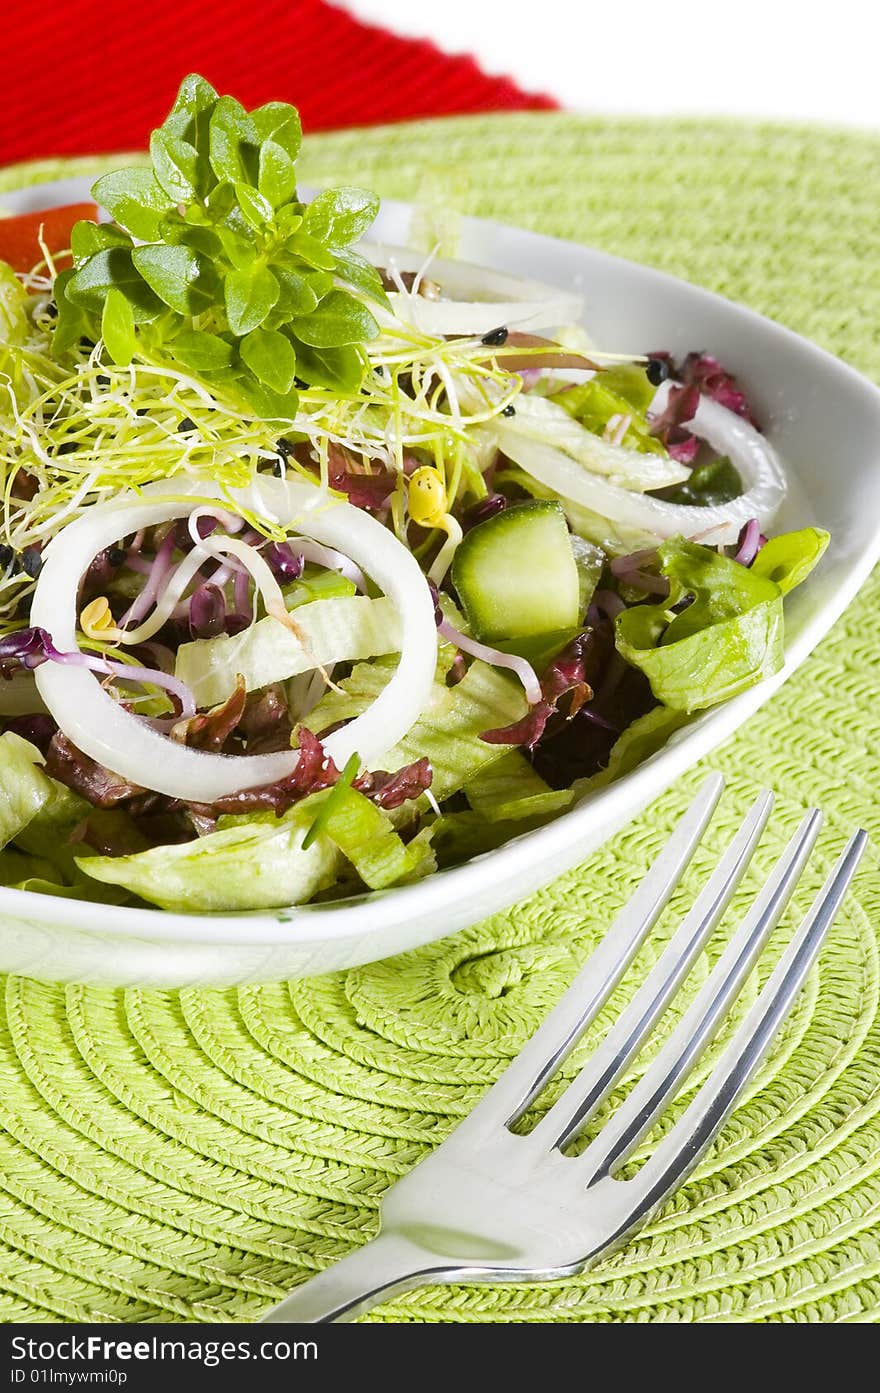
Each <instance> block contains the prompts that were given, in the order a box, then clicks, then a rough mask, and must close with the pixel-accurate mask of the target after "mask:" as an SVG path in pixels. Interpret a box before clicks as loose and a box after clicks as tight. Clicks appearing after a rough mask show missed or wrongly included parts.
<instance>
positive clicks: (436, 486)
mask: <svg viewBox="0 0 880 1393" xmlns="http://www.w3.org/2000/svg"><path fill="white" fill-rule="evenodd" d="M409 515H410V517H411V518H412V520H413V522H417V523H418V524H419V525H420V526H421V527H442V526H443V523H444V519H445V516H446V486H445V484H444V483H443V480H442V479H441V477H440V475H439V474H438V472H437V470H436V469H433V468H432V467H431V466H430V465H427V464H426V465H423V466H422V468H421V469H417V470H416V472H415V474H413V476H412V478H411V479H410V481H409Z"/></svg>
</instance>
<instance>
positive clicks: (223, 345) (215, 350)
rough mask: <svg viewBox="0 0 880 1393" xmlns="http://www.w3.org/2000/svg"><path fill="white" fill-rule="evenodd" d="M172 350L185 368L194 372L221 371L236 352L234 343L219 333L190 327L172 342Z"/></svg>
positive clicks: (226, 366) (230, 361) (227, 365)
mask: <svg viewBox="0 0 880 1393" xmlns="http://www.w3.org/2000/svg"><path fill="white" fill-rule="evenodd" d="M170 347H171V352H172V353H173V354H174V356H175V358H176V359H177V361H178V362H179V363H182V364H183V366H184V367H185V368H192V370H193V372H219V371H220V370H221V369H222V368H228V367H229V366H230V364H231V363H232V361H233V359H234V357H235V353H234V350H233V348H232V345H231V344H229V343H227V342H226V340H225V339H221V338H220V337H219V335H217V334H209V333H207V332H206V331H205V330H204V329H189V330H186V331H184V332H183V333H181V334H178V335H177V338H176V339H173V340H172V342H171V345H170Z"/></svg>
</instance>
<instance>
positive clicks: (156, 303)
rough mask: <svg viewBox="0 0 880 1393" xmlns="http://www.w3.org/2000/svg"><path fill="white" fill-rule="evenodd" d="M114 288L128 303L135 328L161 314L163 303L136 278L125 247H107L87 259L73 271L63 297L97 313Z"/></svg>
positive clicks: (135, 270)
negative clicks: (132, 313) (65, 296)
mask: <svg viewBox="0 0 880 1393" xmlns="http://www.w3.org/2000/svg"><path fill="white" fill-rule="evenodd" d="M114 287H115V288H116V289H117V290H121V291H122V293H123V294H124V295H125V297H126V299H128V300H129V301H130V302H131V306H132V309H133V311H134V318H135V323H136V324H144V323H147V322H149V321H150V320H152V319H156V318H158V316H159V315H160V314H161V313H162V308H163V306H162V301H161V300H160V299H159V297H158V296H157V295H155V294H154V293H153V291H152V290H151V289H150V287H149V286H148V285H147V283H146V281H145V280H144V279H143V277H142V276H141V275H140V274H139V272H138V270H137V268H136V267H135V266H134V264H133V253H132V252H130V251H128V250H127V249H126V248H125V247H110V248H108V249H106V250H105V251H100V252H96V253H95V255H94V256H91V257H89V259H88V261H86V262H84V263H83V265H82V266H80V267H79V268H78V270H76V271H74V273H73V275H72V277H71V278H70V280H69V281H68V282H67V285H66V289H65V294H66V295H67V296H68V297H69V298H70V299H71V300H75V301H76V302H77V303H78V304H81V305H85V306H86V307H87V308H88V309H93V310H99V309H102V308H103V305H104V299H105V297H106V295H107V292H108V290H111V289H112V288H114Z"/></svg>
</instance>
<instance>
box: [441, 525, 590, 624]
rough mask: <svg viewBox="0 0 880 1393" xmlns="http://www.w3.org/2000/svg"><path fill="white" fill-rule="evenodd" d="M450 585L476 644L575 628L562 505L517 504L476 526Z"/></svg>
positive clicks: (575, 594)
mask: <svg viewBox="0 0 880 1393" xmlns="http://www.w3.org/2000/svg"><path fill="white" fill-rule="evenodd" d="M452 582H453V584H454V586H455V588H456V591H457V592H458V597H459V600H460V601H461V606H462V609H463V610H464V614H465V618H466V619H467V621H468V623H469V624H470V627H471V630H472V632H473V634H474V636H475V637H476V638H477V639H479V640H481V641H485V642H487V643H497V642H499V641H502V640H519V639H531V638H537V637H541V636H543V635H550V634H556V633H558V632H559V631H561V630H567V629H576V628H577V625H578V620H579V618H580V613H579V608H580V606H579V595H580V584H579V579H578V568H577V564H576V562H575V558H574V552H573V550H572V545H571V538H570V536H569V532H568V525H567V523H566V521H565V513H564V512H563V510H562V507H561V505H560V504H559V503H556V502H551V501H549V500H548V501H544V500H542V499H541V500H535V501H534V502H529V503H518V504H516V505H515V507H513V508H505V510H504V512H503V513H496V515H495V516H494V517H492V518H487V519H486V521H485V522H481V523H478V524H477V526H476V527H474V528H472V529H471V531H470V532H468V533H466V535H465V537H464V540H463V541H462V542H461V544H460V546H459V547H458V550H457V551H456V553H455V560H454V561H453V563H452Z"/></svg>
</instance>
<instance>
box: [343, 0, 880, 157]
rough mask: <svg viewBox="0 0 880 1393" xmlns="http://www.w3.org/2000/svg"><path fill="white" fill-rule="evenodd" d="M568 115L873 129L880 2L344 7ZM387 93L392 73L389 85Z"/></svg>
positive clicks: (459, 2)
mask: <svg viewBox="0 0 880 1393" xmlns="http://www.w3.org/2000/svg"><path fill="white" fill-rule="evenodd" d="M344 8H346V9H348V10H350V11H351V12H352V13H354V14H356V15H357V16H358V17H359V18H361V19H364V20H367V21H370V22H372V23H376V24H382V25H384V26H386V27H387V28H389V29H392V30H394V31H395V32H396V33H398V34H409V35H413V36H415V37H418V38H430V39H433V40H434V42H435V43H436V44H437V45H438V46H439V47H440V48H442V49H444V50H445V51H446V52H448V53H462V52H466V53H471V54H473V56H474V57H475V58H476V59H477V60H478V62H479V63H480V65H481V67H482V68H483V69H484V71H486V72H490V73H495V74H507V75H509V76H511V77H513V78H514V79H515V80H516V81H517V82H518V83H519V85H520V86H521V87H523V88H525V89H526V90H527V91H532V92H546V93H548V94H549V95H551V96H553V97H555V98H556V99H557V100H558V101H559V102H560V103H561V104H562V105H563V106H565V107H567V108H569V109H570V110H573V111H593V112H616V113H620V112H624V113H625V112H631V113H638V114H648V115H674V114H679V113H688V114H695V113H696V114H710V113H712V114H716V113H724V114H730V115H738V116H742V115H746V116H750V115H751V116H769V117H776V118H779V119H789V120H790V119H796V120H798V119H800V120H816V121H823V122H831V123H834V124H845V125H851V126H864V127H870V128H873V129H875V130H876V129H880V3H878V0H826V2H825V3H823V4H819V3H816V2H815V0H800V2H799V3H798V0H604V2H603V3H597V0H345V3H344ZM389 79H390V80H391V81H393V74H391V75H389Z"/></svg>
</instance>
